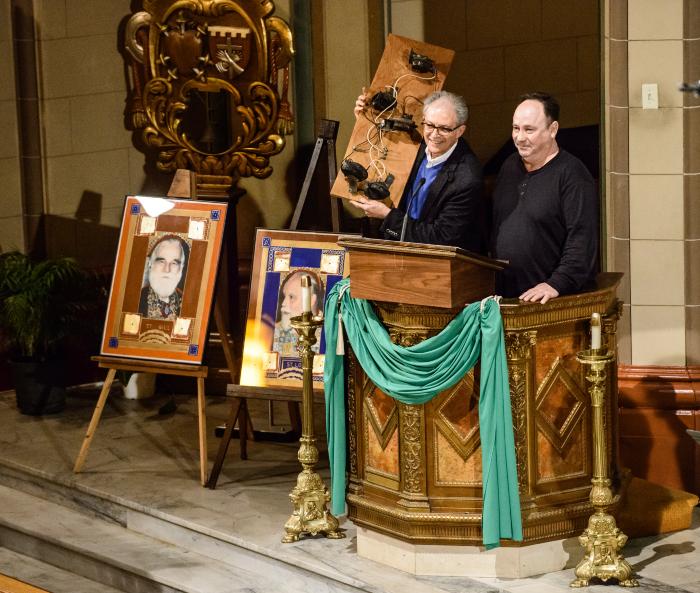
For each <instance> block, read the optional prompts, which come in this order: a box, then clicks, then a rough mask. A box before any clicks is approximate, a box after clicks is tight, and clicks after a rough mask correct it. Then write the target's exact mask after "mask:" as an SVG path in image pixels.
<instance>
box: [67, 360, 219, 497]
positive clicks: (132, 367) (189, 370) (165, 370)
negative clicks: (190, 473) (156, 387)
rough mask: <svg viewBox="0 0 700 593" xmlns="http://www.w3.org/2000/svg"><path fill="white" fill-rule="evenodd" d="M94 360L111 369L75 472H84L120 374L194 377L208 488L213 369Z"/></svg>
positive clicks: (202, 477) (202, 472) (203, 475)
mask: <svg viewBox="0 0 700 593" xmlns="http://www.w3.org/2000/svg"><path fill="white" fill-rule="evenodd" d="M92 360H94V361H96V362H97V363H98V364H99V367H100V368H101V369H109V371H108V372H107V378H106V379H105V382H104V385H103V386H102V391H101V392H100V397H99V398H98V400H97V405H95V411H94V412H93V413H92V419H91V420H90V425H89V426H88V429H87V432H86V433H85V438H84V439H83V444H82V446H81V447H80V452H79V453H78V457H77V459H76V460H75V466H74V467H73V472H74V473H78V472H80V471H81V470H82V469H83V465H84V464H85V459H86V458H87V454H88V450H89V449H90V444H91V443H92V438H93V437H94V436H95V431H97V425H98V424H99V422H100V418H101V416H102V410H104V407H105V403H106V402H107V396H108V395H109V390H110V388H111V387H112V383H113V381H114V377H115V375H116V373H117V371H132V372H135V373H160V374H165V375H180V376H183V377H193V378H195V379H196V380H197V418H198V424H199V479H200V482H201V483H202V486H204V485H205V484H206V482H207V418H206V414H205V401H204V379H205V378H206V376H207V374H208V372H209V369H208V368H207V367H205V366H193V365H189V364H177V363H168V362H154V361H150V360H136V359H131V358H117V357H114V356H93V357H92Z"/></svg>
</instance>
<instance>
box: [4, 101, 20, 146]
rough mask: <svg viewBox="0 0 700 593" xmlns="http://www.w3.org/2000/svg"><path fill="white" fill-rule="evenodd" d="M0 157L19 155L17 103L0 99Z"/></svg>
mask: <svg viewBox="0 0 700 593" xmlns="http://www.w3.org/2000/svg"><path fill="white" fill-rule="evenodd" d="M0 131H1V133H2V142H0V159H3V158H9V157H13V156H19V146H18V142H19V139H18V136H17V104H16V103H15V101H0Z"/></svg>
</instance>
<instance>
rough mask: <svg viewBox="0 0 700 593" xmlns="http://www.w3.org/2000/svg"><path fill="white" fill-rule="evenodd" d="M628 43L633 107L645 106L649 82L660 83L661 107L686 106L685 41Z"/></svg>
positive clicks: (630, 94) (630, 92) (631, 103)
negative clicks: (683, 90) (644, 85)
mask: <svg viewBox="0 0 700 593" xmlns="http://www.w3.org/2000/svg"><path fill="white" fill-rule="evenodd" d="M628 46H629V47H628V51H629V54H628V57H629V104H630V107H641V106H642V83H645V82H650V83H656V84H658V85H659V107H682V106H683V93H679V92H678V82H679V81H680V80H681V79H682V78H683V42H682V41H630V42H629V44H628Z"/></svg>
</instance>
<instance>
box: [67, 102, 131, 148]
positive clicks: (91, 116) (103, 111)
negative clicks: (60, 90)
mask: <svg viewBox="0 0 700 593" xmlns="http://www.w3.org/2000/svg"><path fill="white" fill-rule="evenodd" d="M124 97H125V93H124V91H120V92H116V93H102V94H96V95H84V96H79V97H73V98H72V99H71V100H70V111H71V136H72V138H73V150H75V151H76V152H92V151H100V150H113V149H116V148H129V147H130V146H131V132H129V131H128V130H127V129H126V128H125V127H124Z"/></svg>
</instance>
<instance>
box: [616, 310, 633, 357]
mask: <svg viewBox="0 0 700 593" xmlns="http://www.w3.org/2000/svg"><path fill="white" fill-rule="evenodd" d="M631 334H632V306H631V305H630V304H629V303H625V304H624V305H623V306H622V317H620V320H619V321H618V322H617V357H618V363H619V364H632V335H631Z"/></svg>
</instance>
